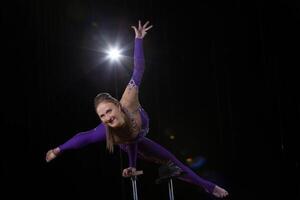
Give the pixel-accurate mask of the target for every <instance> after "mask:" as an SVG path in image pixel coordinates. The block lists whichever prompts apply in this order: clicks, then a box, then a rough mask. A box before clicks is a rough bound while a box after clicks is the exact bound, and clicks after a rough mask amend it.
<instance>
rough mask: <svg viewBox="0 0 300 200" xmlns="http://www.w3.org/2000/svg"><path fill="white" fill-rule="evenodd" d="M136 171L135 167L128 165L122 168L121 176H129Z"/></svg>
mask: <svg viewBox="0 0 300 200" xmlns="http://www.w3.org/2000/svg"><path fill="white" fill-rule="evenodd" d="M135 171H136V168H134V167H128V168H126V169H124V170H123V173H122V176H123V177H129V176H132V174H133V173H134V172H135Z"/></svg>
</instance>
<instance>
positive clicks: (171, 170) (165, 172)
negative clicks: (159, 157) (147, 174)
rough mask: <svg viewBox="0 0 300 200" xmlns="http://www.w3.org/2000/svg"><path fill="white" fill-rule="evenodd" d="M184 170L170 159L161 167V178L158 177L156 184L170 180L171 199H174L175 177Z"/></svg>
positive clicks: (180, 174)
mask: <svg viewBox="0 0 300 200" xmlns="http://www.w3.org/2000/svg"><path fill="white" fill-rule="evenodd" d="M183 174H184V172H183V171H182V170H181V168H179V167H178V166H176V165H175V164H174V163H173V162H171V161H169V162H168V163H167V164H165V165H162V166H161V167H160V168H159V178H158V179H156V181H155V182H156V184H161V183H163V182H166V181H167V182H168V190H169V199H170V200H174V188H173V180H172V179H173V178H176V177H179V176H182V175H183Z"/></svg>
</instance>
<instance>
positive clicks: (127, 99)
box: [120, 21, 152, 110]
mask: <svg viewBox="0 0 300 200" xmlns="http://www.w3.org/2000/svg"><path fill="white" fill-rule="evenodd" d="M148 24H149V22H146V23H145V24H144V25H143V26H142V25H141V21H139V23H138V27H135V26H132V28H133V29H134V32H135V43H134V68H133V74H132V77H131V79H130V81H129V83H128V85H127V87H126V89H125V91H124V93H123V95H122V98H121V100H120V102H121V104H122V105H123V106H124V107H126V108H127V109H128V110H136V109H137V108H138V107H139V105H140V103H139V99H138V89H139V86H140V84H141V81H142V77H143V74H144V69H145V59H144V52H143V38H144V37H145V35H146V34H147V31H148V30H149V29H151V28H152V25H151V26H148Z"/></svg>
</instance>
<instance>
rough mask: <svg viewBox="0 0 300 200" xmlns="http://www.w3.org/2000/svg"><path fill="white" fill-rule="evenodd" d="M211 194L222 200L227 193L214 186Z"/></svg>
mask: <svg viewBox="0 0 300 200" xmlns="http://www.w3.org/2000/svg"><path fill="white" fill-rule="evenodd" d="M212 194H213V195H214V196H215V197H218V198H223V197H226V196H227V195H228V192H227V191H226V190H224V189H223V188H221V187H219V186H217V185H216V186H215V188H214V190H213V192H212Z"/></svg>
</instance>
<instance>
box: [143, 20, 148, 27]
mask: <svg viewBox="0 0 300 200" xmlns="http://www.w3.org/2000/svg"><path fill="white" fill-rule="evenodd" d="M148 24H149V21H147V22H146V23H145V24H144V25H143V28H144V29H145V28H146V27H147V25H148Z"/></svg>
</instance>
